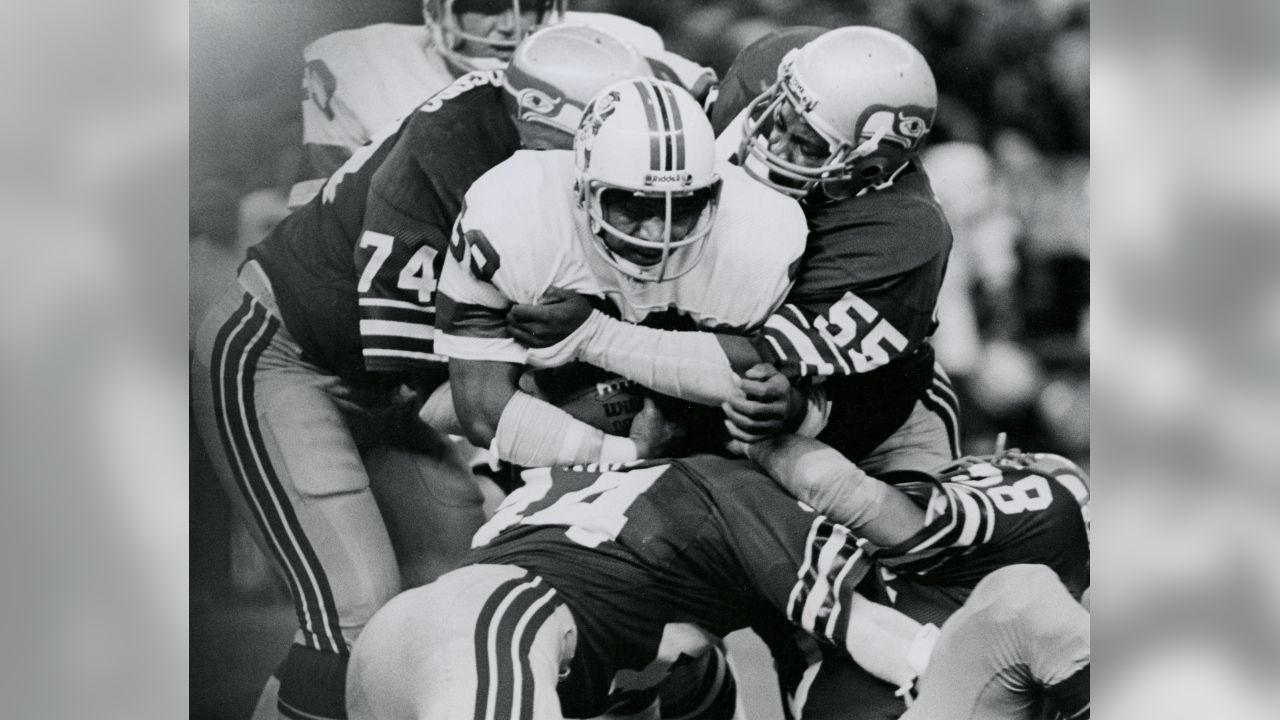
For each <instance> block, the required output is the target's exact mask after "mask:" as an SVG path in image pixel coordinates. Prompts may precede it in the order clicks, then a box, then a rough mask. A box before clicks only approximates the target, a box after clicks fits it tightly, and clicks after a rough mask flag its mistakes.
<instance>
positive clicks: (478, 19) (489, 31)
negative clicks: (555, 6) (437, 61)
mask: <svg viewBox="0 0 1280 720" xmlns="http://www.w3.org/2000/svg"><path fill="white" fill-rule="evenodd" d="M540 4H542V3H539V2H537V1H534V0H521V2H520V12H519V14H517V13H516V11H515V6H514V5H513V4H512V2H511V0H462V1H461V2H457V3H455V4H454V6H453V11H454V13H455V17H456V18H457V22H458V29H459V30H461V31H462V32H463V33H465V34H466V35H470V36H474V37H478V38H482V39H484V40H487V41H489V42H487V43H486V42H473V41H471V40H467V39H465V38H464V39H463V40H462V45H461V46H460V47H459V48H458V52H460V53H462V54H464V55H467V56H470V57H496V58H500V59H502V60H510V59H511V54H512V52H513V51H514V45H507V46H505V47H504V46H502V45H493V44H490V43H494V42H496V43H516V42H518V41H519V40H520V38H521V35H522V33H525V32H528V31H529V30H530V29H532V28H533V26H534V25H535V24H536V23H537V22H538V20H539V16H540V15H541V14H542V13H540V12H539V8H538V6H539V5H540Z"/></svg>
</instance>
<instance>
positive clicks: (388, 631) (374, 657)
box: [347, 565, 577, 720]
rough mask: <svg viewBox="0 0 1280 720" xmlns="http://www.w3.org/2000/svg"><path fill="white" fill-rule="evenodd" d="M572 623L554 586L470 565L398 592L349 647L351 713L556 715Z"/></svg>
mask: <svg viewBox="0 0 1280 720" xmlns="http://www.w3.org/2000/svg"><path fill="white" fill-rule="evenodd" d="M576 646H577V627H576V625H575V624H574V621H573V616H572V615H571V614H570V612H569V610H568V608H566V607H565V606H564V604H563V603H562V602H561V601H560V600H559V598H558V597H557V594H556V591H555V589H554V588H552V587H550V586H549V585H547V583H546V582H545V581H544V580H543V579H542V578H540V577H538V576H536V575H533V574H531V573H528V572H526V571H525V570H522V569H520V568H517V567H511V566H507V565H470V566H467V567H464V568H460V569H458V570H454V571H452V572H449V573H446V574H445V575H443V576H441V577H440V578H439V579H438V580H436V581H435V582H433V583H431V584H430V585H427V586H425V587H420V588H415V589H413V590H408V591H406V592H403V593H401V594H400V595H398V596H396V597H395V598H393V599H392V600H391V601H390V602H388V603H387V604H386V605H385V606H383V608H382V609H381V610H379V611H378V612H377V613H376V614H375V615H374V616H373V618H372V619H371V620H370V621H369V624H368V625H367V626H366V627H365V629H364V632H363V633H362V634H361V635H360V639H359V640H358V641H357V642H356V644H355V646H354V647H353V648H352V653H351V662H350V665H349V669H348V671H347V714H348V716H349V717H350V719H351V720H428V719H429V720H505V719H508V718H510V719H512V720H514V719H515V718H521V719H525V720H560V718H562V717H563V715H562V714H561V712H560V698H559V696H558V695H557V694H556V685H557V683H558V682H559V678H560V675H561V673H562V672H564V671H566V670H567V669H568V665H569V662H570V661H571V660H572V659H573V653H574V650H575V649H576Z"/></svg>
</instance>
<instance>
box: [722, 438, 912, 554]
mask: <svg viewBox="0 0 1280 720" xmlns="http://www.w3.org/2000/svg"><path fill="white" fill-rule="evenodd" d="M746 453H747V457H749V458H751V459H752V460H754V461H755V462H756V463H757V464H758V465H760V467H761V468H762V469H763V470H764V471H765V473H766V474H767V475H769V477H771V478H773V479H774V480H775V481H776V482H777V483H778V484H779V485H781V486H782V487H784V488H786V490H787V492H789V493H791V494H792V495H794V496H795V497H796V498H797V499H799V500H800V501H801V502H804V503H805V504H807V505H809V506H810V507H812V508H814V509H815V510H817V511H818V512H820V513H822V514H823V515H826V516H827V517H829V518H831V519H832V520H835V521H836V522H838V523H840V524H842V525H845V526H848V527H850V528H852V529H854V530H856V531H858V534H859V535H861V536H862V537H864V538H866V539H867V540H870V541H871V542H873V543H875V544H876V545H879V546H881V547H891V546H895V545H898V544H899V543H902V542H905V541H907V540H909V539H910V538H911V537H912V536H914V535H915V534H916V533H918V532H919V531H920V530H921V528H923V527H924V525H925V512H924V510H922V509H921V508H920V507H919V506H918V505H916V504H915V503H914V502H913V501H912V500H911V499H910V498H908V497H907V496H906V495H905V494H903V493H902V492H901V491H899V490H897V489H896V488H894V487H892V486H891V485H889V484H887V483H884V482H882V481H880V480H877V479H876V478H873V477H871V476H870V475H867V474H866V473H865V472H863V471H862V469H861V468H859V467H858V466H857V465H855V464H853V463H852V462H850V461H849V460H848V459H847V458H846V457H845V456H844V455H841V454H840V452H839V451H837V450H835V449H833V448H831V447H828V446H827V445H825V444H823V443H822V442H819V441H818V440H814V439H812V438H807V437H802V436H800V435H779V436H776V437H772V438H769V439H766V440H762V441H760V442H757V443H753V444H751V445H748V446H747V447H746Z"/></svg>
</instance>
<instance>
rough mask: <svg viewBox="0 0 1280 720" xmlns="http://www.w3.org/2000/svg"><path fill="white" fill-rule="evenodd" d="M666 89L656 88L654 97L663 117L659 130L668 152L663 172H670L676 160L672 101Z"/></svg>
mask: <svg viewBox="0 0 1280 720" xmlns="http://www.w3.org/2000/svg"><path fill="white" fill-rule="evenodd" d="M665 91H666V88H664V87H662V86H660V85H659V86H656V87H653V88H652V92H653V97H654V99H655V100H657V101H658V111H659V113H661V115H662V126H661V127H659V128H658V129H657V130H658V132H659V133H661V134H662V149H663V150H665V151H666V153H665V154H664V156H663V159H664V161H665V162H663V164H662V169H663V170H670V169H671V164H672V161H674V160H675V152H674V150H675V149H674V148H673V147H672V144H671V126H672V122H671V109H670V108H669V107H668V103H669V102H670V100H669V99H668V93H667V92H665Z"/></svg>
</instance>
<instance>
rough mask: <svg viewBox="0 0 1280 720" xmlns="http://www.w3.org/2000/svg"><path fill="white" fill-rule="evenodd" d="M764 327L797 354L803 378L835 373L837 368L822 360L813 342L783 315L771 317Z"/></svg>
mask: <svg viewBox="0 0 1280 720" xmlns="http://www.w3.org/2000/svg"><path fill="white" fill-rule="evenodd" d="M764 326H765V332H769V333H770V334H772V335H774V337H776V338H777V339H778V341H779V342H785V343H786V344H787V345H789V346H790V347H791V348H792V349H793V350H794V351H795V354H796V355H797V356H798V357H799V359H800V374H801V375H802V376H803V375H809V374H811V373H813V374H818V375H830V374H832V373H834V372H835V366H834V365H832V364H831V363H829V362H826V361H825V360H823V359H822V356H821V355H820V354H819V353H818V348H817V347H816V346H815V345H814V344H813V341H812V340H810V339H809V337H808V336H807V335H805V334H804V332H803V331H802V330H800V329H799V328H797V327H796V326H795V325H794V324H793V323H791V322H790V321H788V320H786V319H784V318H783V317H782V316H781V315H772V316H770V318H769V319H768V320H766V321H765V324H764Z"/></svg>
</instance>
